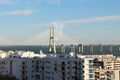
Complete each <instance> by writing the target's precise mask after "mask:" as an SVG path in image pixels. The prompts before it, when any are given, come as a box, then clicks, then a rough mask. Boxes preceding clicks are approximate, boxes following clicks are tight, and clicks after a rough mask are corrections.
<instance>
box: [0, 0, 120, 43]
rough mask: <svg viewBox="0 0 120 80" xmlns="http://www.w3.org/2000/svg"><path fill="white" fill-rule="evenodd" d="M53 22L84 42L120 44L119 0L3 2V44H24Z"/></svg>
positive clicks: (0, 30) (0, 28) (0, 36)
mask: <svg viewBox="0 0 120 80" xmlns="http://www.w3.org/2000/svg"><path fill="white" fill-rule="evenodd" d="M54 21H60V22H61V23H63V24H65V25H66V27H64V29H63V33H64V34H65V35H67V36H68V37H70V38H71V39H75V40H77V41H79V42H81V43H84V44H96V43H97V44H100V43H103V44H120V37H119V35H120V31H119V30H120V0H0V39H3V40H2V41H3V42H4V40H5V41H14V42H16V44H19V43H20V42H24V41H25V40H27V39H31V38H32V37H34V36H36V35H38V34H40V33H41V32H44V31H46V30H47V29H48V28H49V26H48V25H47V24H48V23H49V24H50V23H52V22H54ZM42 24H44V25H42ZM2 41H1V44H2Z"/></svg>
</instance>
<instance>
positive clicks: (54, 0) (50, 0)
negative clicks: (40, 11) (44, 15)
mask: <svg viewBox="0 0 120 80" xmlns="http://www.w3.org/2000/svg"><path fill="white" fill-rule="evenodd" d="M36 1H38V2H40V3H44V2H45V3H51V4H60V3H61V2H62V0H36Z"/></svg>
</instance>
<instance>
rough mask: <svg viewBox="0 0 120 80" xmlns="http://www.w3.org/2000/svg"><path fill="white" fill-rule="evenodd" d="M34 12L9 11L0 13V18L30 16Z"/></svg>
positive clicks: (30, 10)
mask: <svg viewBox="0 0 120 80" xmlns="http://www.w3.org/2000/svg"><path fill="white" fill-rule="evenodd" d="M35 12H36V10H32V9H26V10H16V11H11V12H3V13H0V16H15V15H31V14H33V13H35Z"/></svg>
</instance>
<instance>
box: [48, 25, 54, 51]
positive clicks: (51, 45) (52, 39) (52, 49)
mask: <svg viewBox="0 0 120 80" xmlns="http://www.w3.org/2000/svg"><path fill="white" fill-rule="evenodd" d="M49 34H50V40H49V52H50V53H56V47H55V28H54V27H53V26H52V27H50V33H49Z"/></svg>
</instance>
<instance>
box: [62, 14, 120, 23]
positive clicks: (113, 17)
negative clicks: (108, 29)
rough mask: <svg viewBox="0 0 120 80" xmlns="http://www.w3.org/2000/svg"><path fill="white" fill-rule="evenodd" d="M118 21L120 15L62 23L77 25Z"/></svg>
mask: <svg viewBox="0 0 120 80" xmlns="http://www.w3.org/2000/svg"><path fill="white" fill-rule="evenodd" d="M116 20H120V15H118V16H99V17H92V18H87V19H78V20H65V21H61V23H63V24H77V23H88V22H104V21H116Z"/></svg>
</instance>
